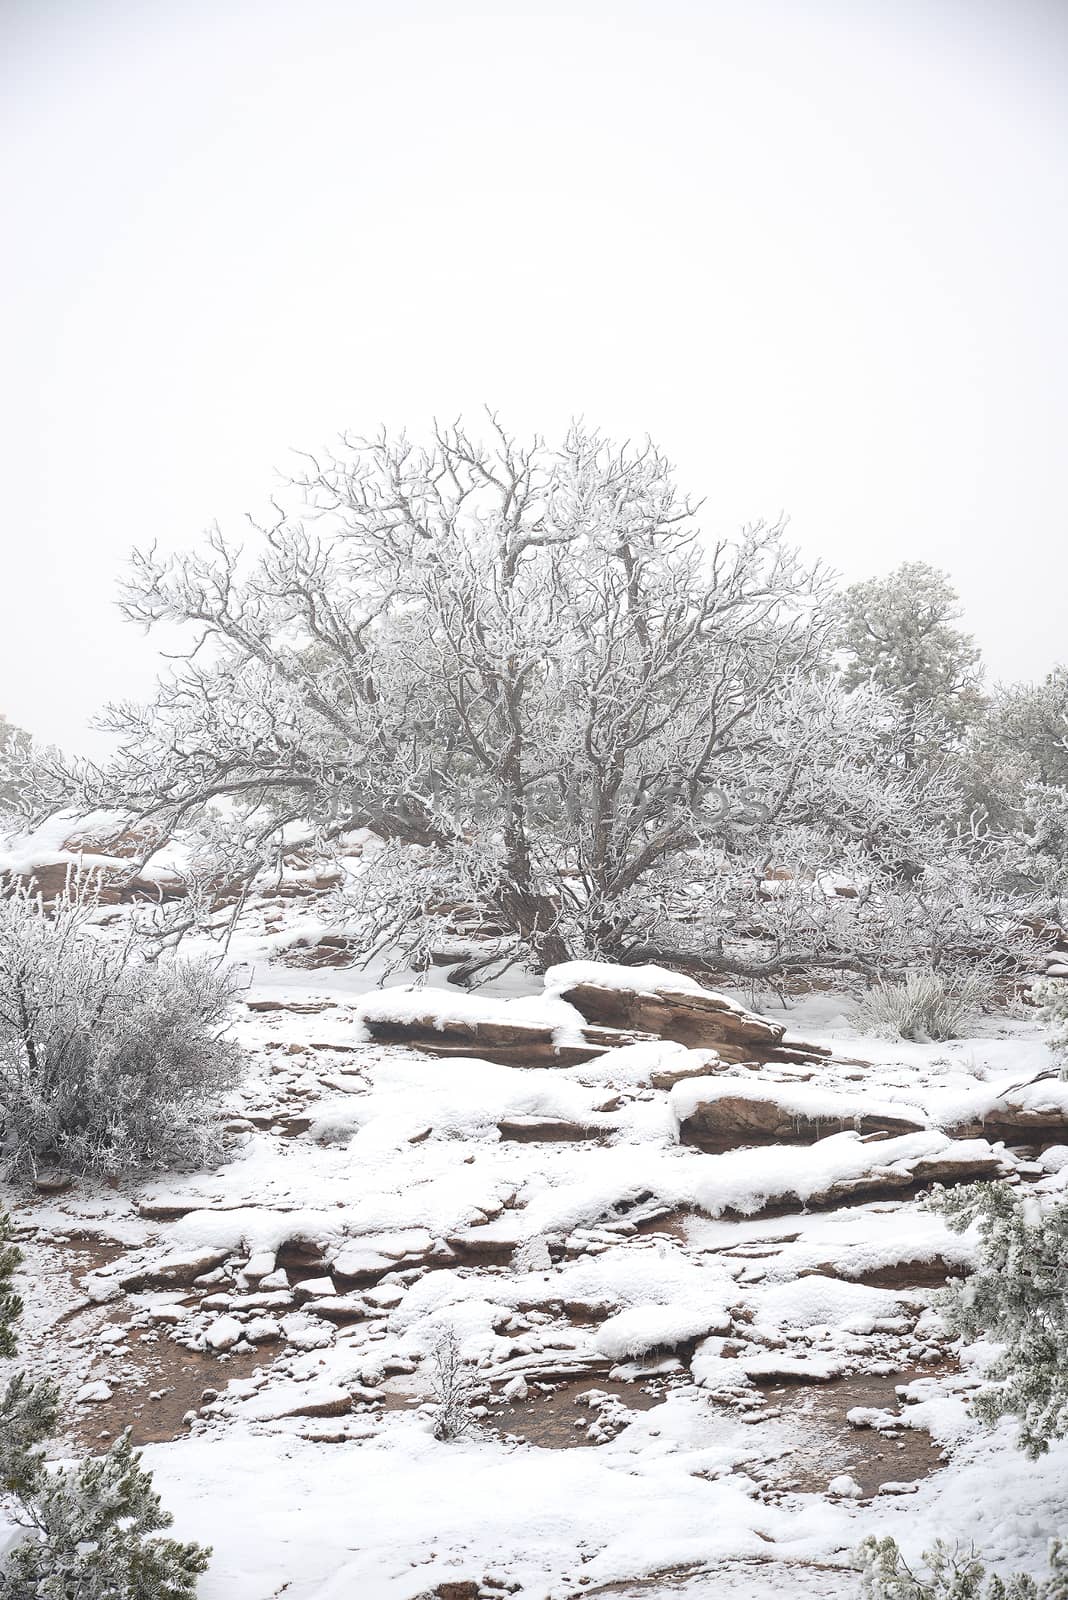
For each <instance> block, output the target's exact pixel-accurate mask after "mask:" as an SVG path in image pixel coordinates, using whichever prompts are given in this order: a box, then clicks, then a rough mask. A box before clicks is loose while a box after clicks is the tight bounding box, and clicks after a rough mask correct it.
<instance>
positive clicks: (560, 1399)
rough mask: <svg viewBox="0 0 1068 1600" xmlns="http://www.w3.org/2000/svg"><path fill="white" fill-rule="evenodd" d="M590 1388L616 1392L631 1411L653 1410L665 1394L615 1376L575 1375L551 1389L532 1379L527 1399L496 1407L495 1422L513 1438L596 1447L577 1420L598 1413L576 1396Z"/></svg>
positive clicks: (549, 1446)
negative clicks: (622, 1380) (619, 1380)
mask: <svg viewBox="0 0 1068 1600" xmlns="http://www.w3.org/2000/svg"><path fill="white" fill-rule="evenodd" d="M590 1389H599V1390H601V1391H602V1392H603V1393H605V1394H611V1395H615V1396H616V1398H617V1399H618V1400H621V1401H622V1403H623V1404H624V1405H625V1406H626V1407H627V1409H628V1410H629V1411H651V1410H652V1409H653V1407H654V1406H658V1405H660V1404H661V1403H662V1401H663V1398H664V1396H663V1392H662V1391H661V1392H660V1393H650V1392H649V1390H648V1389H645V1388H640V1387H639V1386H638V1385H637V1384H634V1383H618V1382H616V1381H615V1380H614V1379H611V1378H593V1377H585V1378H572V1379H569V1380H568V1381H567V1382H565V1383H561V1384H559V1385H558V1386H554V1387H553V1388H552V1389H551V1390H550V1391H549V1392H548V1393H545V1392H544V1391H543V1390H541V1389H539V1388H538V1387H537V1385H536V1384H534V1383H532V1384H531V1385H530V1394H529V1396H528V1397H527V1399H526V1400H519V1401H516V1402H514V1403H510V1404H508V1405H506V1406H501V1407H500V1408H496V1407H495V1408H494V1411H493V1425H494V1427H495V1428H497V1429H499V1431H500V1432H501V1433H504V1434H507V1435H509V1436H510V1437H511V1438H513V1439H525V1440H526V1442H527V1443H528V1444H536V1445H541V1446H542V1448H543V1449H546V1450H573V1449H575V1448H576V1447H577V1446H582V1445H586V1446H587V1447H590V1448H592V1447H593V1446H594V1444H595V1441H594V1440H593V1439H590V1438H587V1436H586V1429H585V1428H579V1427H576V1426H575V1424H576V1422H589V1421H590V1419H591V1418H592V1417H595V1416H596V1415H597V1413H596V1412H595V1411H591V1409H590V1408H589V1407H588V1406H580V1405H576V1404H575V1397H576V1396H577V1395H580V1394H585V1393H586V1392H587V1391H588V1390H590Z"/></svg>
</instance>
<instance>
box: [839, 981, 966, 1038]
mask: <svg viewBox="0 0 1068 1600" xmlns="http://www.w3.org/2000/svg"><path fill="white" fill-rule="evenodd" d="M988 993H989V984H988V980H987V978H986V977H985V975H982V974H973V975H962V976H961V977H959V978H958V979H957V980H956V981H955V982H954V983H952V984H949V983H947V981H946V979H945V978H944V977H942V975H941V974H940V973H938V972H910V973H909V975H908V977H907V978H905V980H904V981H903V982H902V983H879V984H876V985H875V986H874V988H872V989H869V991H868V993H867V994H866V995H865V996H864V998H863V999H862V1000H861V1001H860V1003H859V1004H858V1005H857V1007H856V1009H855V1011H854V1013H853V1020H854V1022H856V1024H857V1026H858V1027H860V1028H863V1029H864V1030H865V1031H866V1032H868V1033H874V1034H877V1035H879V1037H880V1038H887V1039H911V1040H913V1041H914V1042H915V1043H917V1044H927V1043H929V1042H930V1041H931V1040H933V1039H959V1038H961V1037H962V1036H963V1035H964V1033H965V1032H966V1030H967V1028H968V1026H969V1024H970V1023H971V1022H972V1021H973V1019H974V1017H975V1013H976V1011H977V1010H978V1008H979V1006H980V1005H981V1004H982V1002H983V1001H984V1000H985V999H986V998H987V996H988Z"/></svg>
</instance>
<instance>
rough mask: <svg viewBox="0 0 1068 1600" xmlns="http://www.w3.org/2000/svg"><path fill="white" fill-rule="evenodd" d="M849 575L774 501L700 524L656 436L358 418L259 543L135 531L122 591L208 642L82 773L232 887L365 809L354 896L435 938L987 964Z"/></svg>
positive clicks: (999, 910) (156, 617) (714, 961)
mask: <svg viewBox="0 0 1068 1600" xmlns="http://www.w3.org/2000/svg"><path fill="white" fill-rule="evenodd" d="M831 597H832V591H831V588H830V585H829V583H828V580H827V578H826V576H825V575H824V574H823V573H822V572H821V571H820V570H819V569H818V568H816V567H812V566H809V565H806V564H805V563H804V562H803V561H801V559H800V558H799V557H798V555H797V554H796V552H794V551H793V550H791V549H790V547H789V546H788V544H787V543H786V541H785V538H784V533H783V529H782V528H781V527H780V526H773V527H768V526H765V525H763V524H758V525H756V526H753V527H751V528H748V529H746V530H745V531H744V532H743V533H742V534H741V535H740V536H739V537H738V538H737V539H736V540H733V541H728V540H720V541H713V540H710V539H707V538H705V537H704V536H703V535H702V534H701V532H700V529H699V527H698V525H697V523H696V521H695V518H694V510H693V507H692V506H691V504H690V503H689V502H688V501H687V500H686V499H685V498H684V497H683V496H682V495H680V493H679V491H678V490H677V489H676V487H675V484H674V482H673V479H672V476H671V472H670V469H669V466H668V463H667V462H666V461H665V459H664V458H663V456H662V455H660V454H659V452H658V451H656V450H655V449H653V448H652V447H651V446H647V447H645V448H644V449H638V450H632V449H627V448H622V449H620V448H617V447H615V446H614V445H612V444H610V443H609V442H607V441H606V440H604V439H602V438H601V437H600V436H599V435H598V434H596V433H593V432H590V431H588V430H586V429H585V428H582V427H574V428H573V429H572V430H571V431H570V432H569V434H568V435H567V437H566V438H565V440H564V441H563V443H562V444H561V445H560V446H559V447H557V448H550V447H549V446H547V445H546V444H545V443H544V441H542V440H540V439H537V440H535V441H534V442H533V443H532V444H530V445H529V446H528V445H522V444H519V443H517V442H516V441H515V440H514V439H513V438H512V437H511V436H510V435H508V434H507V433H506V432H505V431H504V430H503V429H501V428H500V427H498V426H497V425H496V423H495V422H494V424H493V429H492V442H491V443H490V444H489V445H483V444H481V443H479V442H477V441H476V440H475V439H473V438H472V436H471V435H469V434H468V432H467V431H466V430H465V429H464V428H463V427H461V426H459V425H458V426H456V427H452V428H448V429H439V430H437V431H436V432H435V434H434V436H433V438H432V439H431V441H430V443H429V444H428V445H427V446H426V447H417V446H415V445H413V444H412V443H410V442H409V441H408V440H407V439H405V438H400V439H390V438H388V437H386V436H384V435H383V436H380V437H378V438H377V439H374V440H371V441H363V440H358V439H347V440H345V441H344V442H343V445H342V447H341V448H340V450H339V451H338V453H337V454H335V455H332V456H331V457H329V458H328V459H326V460H324V461H317V460H316V461H311V462H310V465H309V468H308V471H307V473H306V475H305V476H304V478H303V479H302V480H301V481H300V482H299V483H298V484H297V485H296V486H295V491H294V501H293V503H292V504H290V503H289V502H287V506H286V507H285V508H279V511H278V517H277V520H276V521H275V522H274V523H273V524H272V525H271V526H270V527H268V528H265V529H262V530H261V542H260V546H259V549H258V550H255V551H250V552H249V554H248V556H247V557H246V556H245V555H244V554H243V552H242V551H241V550H240V549H239V548H238V547H237V546H236V545H234V544H231V543H229V542H227V541H226V540H224V539H223V537H222V536H221V535H220V534H219V533H217V532H216V533H215V534H214V535H212V537H211V538H210V539H209V541H208V545H207V548H206V549H205V550H204V551H202V552H200V553H197V554H193V555H180V556H177V557H174V558H164V557H162V556H159V555H157V554H156V553H155V552H154V551H149V552H146V553H141V554H139V555H138V556H136V557H135V560H134V565H133V572H132V577H131V579H130V582H129V585H128V587H127V590H126V598H125V607H126V611H127V613H128V615H129V616H130V617H131V618H134V619H135V620H138V621H140V622H141V623H143V624H144V625H145V626H147V627H154V626H156V625H160V624H165V625H173V624H185V625H187V626H189V627H190V628H191V629H192V630H194V641H195V642H194V645H193V648H192V651H191V653H190V656H189V659H188V660H187V661H186V662H185V663H184V664H182V665H179V666H178V667H177V668H176V669H175V670H174V671H173V672H172V673H171V674H170V675H169V676H168V677H167V678H166V679H165V680H164V681H163V683H162V684H161V685H160V688H159V692H158V695H157V698H156V701H155V703H154V704H152V705H151V706H148V707H137V706H132V705H123V706H119V707H116V708H113V709H112V711H111V713H110V716H109V724H108V725H109V726H110V727H111V728H112V729H113V730H114V731H115V732H116V733H117V734H118V735H119V737H120V740H121V741H122V753H121V755H120V757H119V759H118V760H117V761H116V763H115V764H114V765H113V766H112V767H111V768H110V769H109V770H108V771H107V772H106V773H104V774H94V773H83V774H82V778H81V789H80V792H81V795H82V797H83V798H84V799H85V800H88V801H90V802H94V801H95V802H99V801H104V802H106V803H108V804H119V805H124V806H127V807H129V808H130V809H131V810H132V811H134V812H136V813H137V814H138V815H139V816H141V817H142V818H144V817H151V818H152V819H153V821H154V823H155V824H156V825H157V826H158V827H159V829H160V831H161V832H162V833H163V834H167V833H170V832H172V831H173V830H174V829H176V828H180V827H183V826H187V825H189V824H190V823H192V822H193V821H198V825H199V826H201V827H202V829H203V830H204V833H205V834H206V835H207V836H209V837H210V836H212V835H214V838H215V841H216V842H217V843H220V844H222V845H223V847H224V848H223V849H222V851H221V852H219V853H214V854H213V852H210V851H206V852H205V853H204V856H203V861H204V872H203V877H204V879H205V880H206V881H207V882H209V883H219V882H226V883H228V884H231V883H234V882H235V881H240V880H242V879H245V880H247V879H248V878H249V877H250V876H251V875H253V874H255V873H256V872H257V871H259V870H262V869H263V868H264V867H265V865H266V864H267V863H269V862H270V861H272V860H275V859H277V858H278V856H279V854H280V853H281V852H282V851H283V850H284V848H285V840H286V838H287V837H288V830H290V829H292V827H294V826H301V827H307V826H310V828H311V829H312V831H313V833H314V835H315V837H316V838H317V841H318V843H319V846H320V847H322V848H328V847H329V845H330V842H331V841H334V840H337V839H339V838H343V837H344V836H345V835H346V834H348V833H349V832H351V831H352V830H355V829H370V830H372V831H373V833H374V834H375V835H377V836H378V838H379V839H380V840H382V841H383V842H384V845H385V848H384V849H382V850H380V851H379V852H378V854H377V856H376V857H375V862H374V866H373V867H370V866H368V868H367V870H365V871H364V873H363V874H362V875H361V877H360V879H359V883H358V885H357V889H356V893H355V895H354V896H353V899H352V903H351V905H350V908H349V912H348V914H349V915H350V916H351V917H352V918H353V919H354V920H355V921H356V922H357V923H358V925H359V929H360V936H361V938H362V940H363V946H364V949H365V950H366V951H372V950H375V949H377V948H379V947H381V946H383V945H386V944H389V945H392V946H393V948H394V949H396V950H399V951H401V952H402V953H403V954H405V955H406V956H407V958H408V959H411V960H413V961H416V962H418V961H419V960H420V959H423V960H425V959H426V958H427V954H428V950H429V947H430V945H431V944H432V943H433V942H434V941H435V940H436V939H439V938H440V937H441V935H442V933H443V932H447V930H448V927H449V925H450V920H451V918H452V916H453V914H454V911H455V908H456V907H458V906H460V907H464V908H466V909H467V910H468V911H469V912H470V913H471V916H472V917H473V919H474V920H475V921H476V922H477V921H481V923H482V925H483V926H486V927H494V928H496V929H498V930H499V941H498V944H497V946H496V947H495V948H493V949H492V950H490V951H489V952H488V953H487V954H486V955H485V956H483V957H480V958H479V959H482V960H491V959H496V960H499V961H510V960H513V959H516V958H517V956H519V957H522V958H524V959H528V960H530V961H532V962H533V964H534V965H535V966H538V967H543V966H545V965H547V964H549V963H551V962H554V961H557V960H560V959H562V958H564V957H566V956H568V955H572V954H573V955H582V954H588V955H603V956H607V957H609V958H611V959H615V960H649V959H657V960H661V961H668V962H671V961H687V962H691V963H695V964H697V965H700V966H702V967H704V968H705V969H706V970H709V971H712V972H726V973H738V974H742V975H753V976H758V977H765V976H766V977H775V976H777V975H779V974H782V973H785V972H789V971H792V970H797V969H802V968H805V967H807V966H811V965H814V964H815V965H824V966H827V967H831V968H834V967H853V968H856V969H857V970H860V971H865V972H869V971H876V972H881V971H884V970H890V971H894V970H898V969H899V968H900V967H901V966H902V965H903V964H904V965H908V964H910V963H911V962H913V961H916V960H920V961H931V962H934V963H936V964H937V962H938V961H942V962H943V963H944V962H946V961H950V960H958V959H962V958H964V957H966V958H967V959H968V960H972V959H974V958H975V957H976V955H983V954H985V953H987V952H988V951H989V949H990V946H991V939H992V938H994V942H995V943H996V944H998V945H999V947H1000V946H1001V945H1002V944H1003V942H1004V941H1003V937H1002V934H1003V930H1004V929H1005V928H1007V927H1008V926H1010V924H1011V922H1012V914H1011V908H1010V909H1009V910H1007V909H1006V907H1005V905H1003V904H1002V903H1001V901H1000V899H999V898H998V896H995V898H994V899H993V900H991V898H990V896H989V894H988V893H987V889H988V886H989V883H990V882H991V881H992V879H991V874H990V873H989V871H988V870H987V868H988V865H989V863H988V862H986V861H984V862H980V863H978V864H977V862H976V861H975V859H974V858H973V857H972V856H969V854H968V853H967V852H966V851H963V850H962V849H961V848H959V845H958V843H957V841H955V840H954V839H953V838H952V837H951V835H950V833H949V832H948V830H947V827H946V824H945V821H944V819H945V818H946V817H947V816H948V815H950V814H952V813H953V811H954V809H955V803H954V800H953V796H952V793H951V791H950V788H949V787H947V780H946V778H945V775H944V774H940V773H931V772H927V771H924V772H919V771H914V770H910V762H909V755H910V751H911V749H912V747H913V744H914V742H915V738H916V730H917V728H918V727H920V726H921V724H922V722H923V712H922V710H921V709H920V708H918V707H917V708H916V710H915V714H914V716H913V717H912V718H911V719H910V720H909V721H908V723H907V725H906V724H905V723H904V722H903V719H902V718H901V717H900V716H899V715H898V714H897V707H896V705H895V703H894V702H893V700H892V699H891V698H889V697H888V696H887V695H886V693H885V692H884V691H882V690H880V689H879V688H878V687H877V686H873V685H871V684H870V683H868V682H864V683H860V682H858V683H857V684H856V685H855V686H854V687H851V688H850V687H845V686H843V685H842V684H841V683H839V682H836V681H834V679H833V678H832V677H830V676H829V675H828V673H827V671H826V670H825V669H826V667H827V665H828V663H829V656H828V650H829V644H828V633H829V630H830V628H831V625H832V624H831V619H830V617H829V615H828V610H827V607H828V603H829V601H830V599H831ZM839 890H841V891H842V892H839ZM921 891H922V892H921ZM947 891H948V893H947ZM193 904H195V902H193ZM182 914H183V915H184V916H186V917H188V915H189V908H188V906H187V907H186V908H184V910H183V913H182ZM469 920H470V919H469ZM995 934H996V937H995ZM467 975H470V970H469V972H468V974H467Z"/></svg>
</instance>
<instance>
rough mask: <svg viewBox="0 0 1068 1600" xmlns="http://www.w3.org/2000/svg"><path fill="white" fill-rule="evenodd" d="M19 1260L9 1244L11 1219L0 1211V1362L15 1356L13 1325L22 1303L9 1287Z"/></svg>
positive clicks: (17, 1253) (18, 1252)
mask: <svg viewBox="0 0 1068 1600" xmlns="http://www.w3.org/2000/svg"><path fill="white" fill-rule="evenodd" d="M21 1260H22V1251H21V1250H19V1249H17V1248H16V1246H15V1245H13V1244H12V1243H11V1219H10V1217H8V1216H7V1214H6V1213H5V1212H3V1211H0V1360H8V1359H10V1357H11V1356H13V1355H14V1354H15V1332H14V1327H13V1323H14V1321H15V1318H16V1317H17V1316H18V1315H19V1313H20V1312H21V1310H22V1301H21V1300H20V1299H19V1297H18V1295H17V1294H16V1293H15V1291H14V1289H12V1287H11V1276H12V1273H13V1272H14V1271H15V1268H16V1267H17V1266H18V1264H19V1262H20V1261H21Z"/></svg>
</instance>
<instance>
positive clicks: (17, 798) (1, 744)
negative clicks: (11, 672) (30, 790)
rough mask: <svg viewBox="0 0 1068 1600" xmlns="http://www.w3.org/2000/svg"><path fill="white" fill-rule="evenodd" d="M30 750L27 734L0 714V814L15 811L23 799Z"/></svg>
mask: <svg viewBox="0 0 1068 1600" xmlns="http://www.w3.org/2000/svg"><path fill="white" fill-rule="evenodd" d="M31 748H32V745H31V740H30V736H29V734H28V733H26V732H24V731H23V729H22V728H17V727H16V726H15V724H14V723H13V722H9V721H8V720H7V718H6V717H5V716H4V715H3V714H2V713H0V814H2V813H3V812H5V811H14V810H16V809H17V808H18V807H19V805H20V802H21V801H22V799H23V795H24V787H25V786H24V783H23V781H22V780H23V772H24V769H25V767H26V765H27V763H28V761H29V759H30V751H31Z"/></svg>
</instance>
